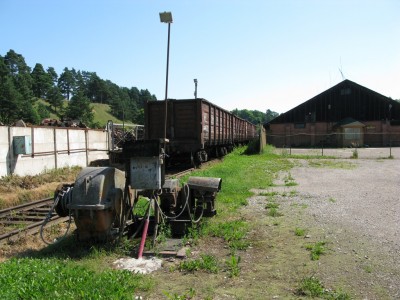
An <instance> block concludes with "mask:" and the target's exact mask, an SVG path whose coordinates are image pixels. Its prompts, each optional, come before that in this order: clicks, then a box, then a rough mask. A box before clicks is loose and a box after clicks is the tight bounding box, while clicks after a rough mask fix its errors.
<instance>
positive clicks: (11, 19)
mask: <svg viewBox="0 0 400 300" xmlns="http://www.w3.org/2000/svg"><path fill="white" fill-rule="evenodd" d="M163 11H171V12H172V15H173V19H174V23H173V24H172V25H171V45H170V70H169V86H168V96H169V98H174V99H187V98H193V97H194V96H193V93H194V83H193V79H194V78H197V79H198V82H199V83H198V96H199V97H202V98H206V99H207V100H209V101H211V102H213V103H215V104H217V105H219V106H221V107H223V108H225V109H228V110H232V109H234V108H238V109H245V108H246V109H251V110H253V109H256V110H260V111H266V110H267V109H271V110H273V111H277V112H279V113H283V112H285V111H287V110H289V109H291V108H293V107H295V106H297V105H298V104H300V103H302V102H304V101H306V100H308V99H310V98H312V97H313V96H315V95H317V94H319V93H321V92H323V91H324V90H326V89H328V88H329V87H331V86H333V85H335V84H337V83H339V82H340V81H341V80H342V75H341V74H340V71H339V69H341V71H342V73H343V75H344V76H345V78H347V79H350V80H353V81H355V82H357V83H359V84H361V85H363V86H365V87H368V88H370V89H372V90H375V91H376V92H378V93H381V94H383V95H385V96H388V97H392V98H394V99H400V17H399V13H400V0H373V1H371V0H362V1H356V0H347V1H346V0H336V1H330V0H324V1H322V0H314V1H312V0H307V1H306V0H304V1H301V0H280V1H278V0H276V1H268V0H247V1H245V0H241V1H239V0H204V1H197V0H192V1H190V0H171V1H165V0H164V1H163V0H152V1H149V0H146V1H145V0H130V1H128V0H114V1H111V0H110V1H105V0H96V1H94V0H68V1H67V0H35V1H32V0H0V34H1V35H0V36H1V39H0V55H2V56H4V55H5V54H6V53H7V51H8V50H9V49H13V50H14V51H16V52H17V53H19V54H22V55H23V56H24V58H25V60H26V62H27V64H28V65H29V66H30V67H32V68H33V67H34V65H35V64H36V63H41V64H42V65H43V66H44V67H45V68H47V67H49V66H52V67H54V68H55V69H56V71H57V72H58V74H60V73H61V72H62V70H63V69H64V67H68V68H75V69H76V70H84V71H91V72H96V73H97V74H98V75H99V76H100V77H101V78H103V79H109V80H111V81H113V82H114V83H116V84H118V85H120V86H126V87H132V86H136V87H138V88H139V89H148V90H149V91H150V92H151V93H153V94H155V95H156V96H157V98H158V99H161V100H162V99H163V98H164V95H165V72H166V56H167V55H166V53H167V28H168V25H167V24H164V23H160V20H159V12H163Z"/></svg>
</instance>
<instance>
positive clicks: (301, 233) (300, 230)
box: [294, 227, 306, 236]
mask: <svg viewBox="0 0 400 300" xmlns="http://www.w3.org/2000/svg"><path fill="white" fill-rule="evenodd" d="M305 233H306V230H305V229H303V228H299V227H296V228H295V229H294V234H295V235H296V236H304V235H305Z"/></svg>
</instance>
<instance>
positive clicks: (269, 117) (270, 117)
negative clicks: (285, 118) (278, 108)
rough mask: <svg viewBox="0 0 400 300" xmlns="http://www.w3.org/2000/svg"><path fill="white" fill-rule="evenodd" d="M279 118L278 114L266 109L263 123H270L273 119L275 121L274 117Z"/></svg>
mask: <svg viewBox="0 0 400 300" xmlns="http://www.w3.org/2000/svg"><path fill="white" fill-rule="evenodd" d="M278 116H279V113H277V112H275V111H272V110H270V109H267V113H266V120H265V122H269V121H272V120H273V119H275V118H276V117H278Z"/></svg>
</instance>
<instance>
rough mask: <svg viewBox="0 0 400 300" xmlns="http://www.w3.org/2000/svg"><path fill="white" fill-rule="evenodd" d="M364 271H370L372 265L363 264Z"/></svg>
mask: <svg viewBox="0 0 400 300" xmlns="http://www.w3.org/2000/svg"><path fill="white" fill-rule="evenodd" d="M364 271H365V272H367V273H372V267H371V266H364Z"/></svg>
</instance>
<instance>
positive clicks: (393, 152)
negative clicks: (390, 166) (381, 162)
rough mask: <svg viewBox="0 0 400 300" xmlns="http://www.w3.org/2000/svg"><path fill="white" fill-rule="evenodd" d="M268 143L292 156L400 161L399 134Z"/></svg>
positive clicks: (300, 137) (277, 138)
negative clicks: (391, 159)
mask: <svg viewBox="0 0 400 300" xmlns="http://www.w3.org/2000/svg"><path fill="white" fill-rule="evenodd" d="M267 143H268V144H271V145H274V146H275V147H277V148H282V149H283V150H284V151H286V152H288V153H289V154H304V155H322V156H324V155H330V156H335V157H342V158H348V157H351V156H353V155H354V150H355V149H357V155H358V157H359V158H385V157H397V158H400V133H397V132H396V133H352V134H348V133H347V134H346V133H330V134H305V133H300V134H286V135H272V134H271V135H269V134H267Z"/></svg>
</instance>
